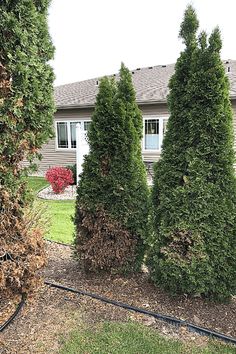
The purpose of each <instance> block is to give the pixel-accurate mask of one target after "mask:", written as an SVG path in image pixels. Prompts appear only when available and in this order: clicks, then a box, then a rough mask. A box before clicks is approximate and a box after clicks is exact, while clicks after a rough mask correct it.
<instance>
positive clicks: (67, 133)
mask: <svg viewBox="0 0 236 354" xmlns="http://www.w3.org/2000/svg"><path fill="white" fill-rule="evenodd" d="M78 123H79V124H80V125H81V126H82V129H84V130H85V131H88V128H89V125H90V123H91V121H82V120H81V121H79V122H77V121H68V122H56V132H57V148H58V149H75V148H76V125H77V124H78Z"/></svg>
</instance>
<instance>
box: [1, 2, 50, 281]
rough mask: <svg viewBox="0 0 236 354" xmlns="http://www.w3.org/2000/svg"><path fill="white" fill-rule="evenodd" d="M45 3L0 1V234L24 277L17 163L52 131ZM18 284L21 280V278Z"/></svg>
mask: <svg viewBox="0 0 236 354" xmlns="http://www.w3.org/2000/svg"><path fill="white" fill-rule="evenodd" d="M48 6H49V1H48V0H37V1H36V0H19V1H13V0H3V1H1V6H0V33H1V41H0V134H1V144H0V213H1V216H2V215H3V214H4V215H5V216H4V217H5V218H7V222H6V223H5V225H2V224H1V226H0V238H4V242H3V241H2V240H1V247H3V248H2V249H4V250H5V251H6V253H8V254H10V255H11V259H12V260H13V262H12V264H13V263H14V260H16V259H18V260H17V262H18V267H19V269H18V270H17V271H18V273H19V272H22V279H23V277H25V278H27V276H26V275H25V274H23V273H24V271H23V269H24V265H23V263H22V264H21V266H22V268H21V266H20V265H19V264H20V260H19V257H18V256H19V254H18V255H17V251H15V254H14V252H13V250H14V249H15V250H16V249H20V247H21V246H20V243H22V244H23V243H24V241H23V239H25V240H26V239H27V237H26V236H25V235H24V234H22V232H23V230H22V227H23V210H24V207H25V206H26V205H27V202H28V197H27V191H26V186H25V182H24V180H23V176H24V175H25V174H26V173H27V169H23V168H22V166H21V165H22V161H23V159H24V158H26V159H28V160H29V161H32V160H33V158H34V157H36V156H37V157H38V153H37V151H38V149H39V148H40V147H41V146H42V144H43V143H44V142H46V140H47V139H48V138H49V136H51V135H52V134H53V132H52V127H53V125H52V122H53V112H54V103H53V79H54V75H53V72H52V69H51V67H50V66H49V65H48V61H49V60H50V59H52V57H53V52H54V48H53V46H52V44H51V39H50V36H49V32H48V27H47V10H48ZM5 203H7V204H5ZM6 211H7V212H6ZM20 225H22V227H20ZM31 241H32V240H31ZM31 241H30V240H28V241H25V242H26V243H27V242H28V243H30V242H31ZM2 245H3V246H2ZM23 247H24V246H23ZM32 249H33V248H32ZM19 252H20V251H19ZM36 252H37V251H36ZM33 253H34V251H33ZM39 254H40V251H38V255H39ZM29 256H30V252H29ZM31 256H32V259H33V255H31ZM17 257H18V258H17ZM24 262H25V260H24ZM39 263H40V262H39ZM9 266H10V265H9ZM25 266H26V265H25ZM6 268H7V267H6ZM16 268H17V267H16ZM8 270H9V269H8ZM9 272H10V271H9ZM18 275H19V274H18ZM13 278H14V276H13ZM25 278H24V279H25ZM25 281H26V280H25ZM18 285H19V287H20V286H23V285H22V284H21V282H20V281H19V282H18Z"/></svg>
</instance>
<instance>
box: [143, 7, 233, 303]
mask: <svg viewBox="0 0 236 354" xmlns="http://www.w3.org/2000/svg"><path fill="white" fill-rule="evenodd" d="M193 14H194V10H193V9H192V8H191V7H188V8H187V10H186V12H185V18H184V21H183V24H182V27H181V32H180V33H181V36H182V37H183V38H184V40H185V45H186V49H185V51H184V53H181V56H180V58H179V59H178V61H177V64H176V71H175V74H174V76H173V77H172V79H171V82H170V95H169V109H170V118H169V122H168V127H167V129H168V130H167V133H166V136H165V138H164V142H163V150H162V158H161V160H160V161H159V162H158V163H157V164H156V166H155V178H154V188H153V205H154V210H153V213H154V220H155V222H154V224H155V232H154V235H153V238H152V239H151V240H150V244H151V250H150V252H149V255H148V264H149V268H150V272H151V276H152V279H153V280H154V281H155V282H156V283H157V284H160V285H161V286H163V287H164V288H165V289H167V290H170V291H171V292H173V293H185V294H191V295H194V294H201V295H204V296H206V297H208V298H212V299H216V300H220V301H222V300H227V299H229V298H230V296H231V295H232V294H235V291H236V252H235V238H236V218H235V215H236V210H235V206H236V184H235V175H234V168H233V163H234V150H233V124H232V123H233V122H232V110H231V104H230V99H229V83H228V78H227V77H226V74H225V70H224V66H223V64H222V61H221V59H220V49H221V39H220V33H219V30H218V29H216V30H215V31H213V33H212V34H211V36H210V38H209V41H208V39H207V35H206V34H205V33H204V32H203V33H202V34H201V35H200V37H199V40H198V43H197V42H196V28H197V27H196V26H194V25H193V24H194V23H195V24H196V23H197V20H196V17H195V16H196V15H195V16H192V15H193ZM191 21H192V22H193V23H192V25H191ZM191 28H192V29H194V30H193V32H192V34H191V35H190V34H189V32H188V38H191V40H188V41H187V40H186V35H185V33H186V32H185V31H189V29H191ZM187 53H188V55H187ZM189 53H191V55H189Z"/></svg>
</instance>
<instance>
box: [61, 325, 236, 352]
mask: <svg viewBox="0 0 236 354" xmlns="http://www.w3.org/2000/svg"><path fill="white" fill-rule="evenodd" d="M235 352H236V351H235V348H233V347H230V346H226V345H223V344H218V343H216V342H213V341H211V342H210V344H209V345H208V346H207V347H205V348H200V347H197V346H195V345H193V344H190V343H188V344H187V343H186V344H183V343H182V342H180V341H177V340H171V339H167V338H164V337H162V336H160V335H159V334H158V332H157V331H156V330H154V329H151V328H148V327H145V326H143V325H141V324H138V323H117V322H116V323H115V322H113V323H112V322H110V323H103V324H100V325H97V326H96V327H95V328H94V327H92V328H87V329H81V328H80V329H79V330H78V331H74V332H73V333H72V334H71V336H70V337H69V339H67V341H62V349H61V351H60V354H84V353H89V354H108V353H109V354H158V353H160V354H216V353H220V354H235Z"/></svg>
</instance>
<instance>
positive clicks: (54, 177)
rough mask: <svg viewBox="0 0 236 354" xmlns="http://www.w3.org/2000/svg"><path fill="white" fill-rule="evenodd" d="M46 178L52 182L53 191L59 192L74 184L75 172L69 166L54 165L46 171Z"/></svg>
mask: <svg viewBox="0 0 236 354" xmlns="http://www.w3.org/2000/svg"><path fill="white" fill-rule="evenodd" d="M46 180H47V181H48V182H49V183H50V184H51V187H52V189H53V192H54V193H56V194H59V193H62V192H64V190H65V188H66V187H68V186H69V185H70V184H73V174H72V171H71V170H69V169H68V168H64V167H52V168H50V169H49V170H48V171H47V173H46Z"/></svg>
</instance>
